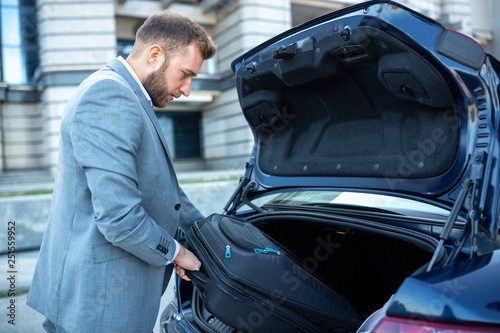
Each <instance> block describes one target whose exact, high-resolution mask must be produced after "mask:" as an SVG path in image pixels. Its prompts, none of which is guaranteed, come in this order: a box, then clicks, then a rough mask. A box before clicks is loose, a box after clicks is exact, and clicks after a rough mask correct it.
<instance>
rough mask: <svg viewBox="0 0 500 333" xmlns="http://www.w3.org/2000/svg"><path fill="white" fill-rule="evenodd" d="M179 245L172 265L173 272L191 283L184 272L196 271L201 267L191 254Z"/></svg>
mask: <svg viewBox="0 0 500 333" xmlns="http://www.w3.org/2000/svg"><path fill="white" fill-rule="evenodd" d="M179 245H180V249H179V253H178V254H177V257H175V259H174V261H173V264H174V267H175V271H176V272H177V274H178V275H179V276H180V277H181V278H182V279H183V280H186V281H191V280H190V279H189V278H188V277H187V275H186V270H188V271H197V270H199V269H200V267H201V262H200V261H199V260H198V258H197V257H196V256H195V255H194V253H193V252H191V251H189V250H188V249H186V248H185V247H184V246H182V245H181V244H179Z"/></svg>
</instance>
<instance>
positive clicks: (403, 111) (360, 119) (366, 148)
mask: <svg viewBox="0 0 500 333" xmlns="http://www.w3.org/2000/svg"><path fill="white" fill-rule="evenodd" d="M232 68H233V71H234V73H235V79H236V87H237V90H238V97H239V101H240V104H241V108H242V111H243V114H244V116H245V118H246V119H247V121H248V124H249V126H250V127H251V129H252V131H253V133H254V137H255V145H254V149H253V151H252V152H251V156H250V159H249V161H248V163H247V166H246V170H245V174H244V177H243V178H242V179H241V180H240V183H239V186H238V188H237V189H236V191H235V193H234V195H233V196H232V198H231V199H230V201H229V202H228V204H227V206H226V207H225V208H224V214H222V215H221V216H215V217H214V216H211V217H209V219H208V220H210V221H200V222H199V223H196V224H195V226H194V227H193V230H194V231H190V232H189V233H188V234H187V235H186V236H187V237H186V238H187V245H188V246H191V248H192V249H193V251H194V252H195V253H197V255H198V256H199V257H200V258H202V259H210V258H211V259H213V261H214V262H215V264H208V262H205V261H203V260H202V263H203V266H202V271H201V272H199V274H198V273H196V274H193V275H190V276H191V277H192V280H193V282H194V284H193V283H192V282H186V281H183V280H181V279H179V278H176V288H175V300H174V302H173V303H172V304H169V305H168V306H167V308H166V309H165V311H164V312H163V315H162V318H161V319H162V328H163V330H164V331H166V332H237V331H245V332H276V331H279V330H281V331H284V332H287V331H290V332H292V331H299V332H300V331H302V332H314V331H318V332H327V331H331V332H342V331H346V332H351V331H356V330H357V329H358V327H360V326H361V325H362V324H363V322H364V324H363V330H366V331H370V332H372V331H373V332H446V333H452V332H461V333H465V332H467V333H470V332H500V283H499V281H500V250H499V249H500V241H499V240H500V238H499V212H500V205H499V197H500V189H499V184H500V181H499V177H500V160H499V157H500V140H499V133H500V131H499V128H500V100H499V98H498V93H499V83H500V78H499V76H498V74H499V73H500V64H499V62H498V61H497V60H496V59H495V58H493V57H492V56H491V55H489V54H487V53H485V51H484V50H483V48H482V47H481V46H480V45H479V44H477V43H476V42H475V41H474V40H473V39H471V38H469V37H467V36H464V35H462V34H460V33H458V32H456V31H453V30H449V29H446V27H444V26H443V25H441V24H440V23H438V22H436V21H434V20H431V19H429V18H427V17H425V16H423V15H421V14H419V13H417V12H414V11H412V10H410V9H408V8H405V7H403V6H401V5H399V4H397V3H394V2H390V1H369V2H365V3H363V4H360V5H355V6H351V7H347V8H345V9H342V10H339V11H336V12H333V13H331V14H329V15H326V16H323V17H320V18H317V19H314V20H312V21H310V22H308V23H305V24H303V25H300V26H297V27H295V28H292V29H291V30H289V31H287V32H285V33H283V34H280V35H278V36H276V37H275V38H272V39H271V40H269V41H267V42H265V43H263V44H262V45H259V46H258V47H256V48H255V49H253V50H251V51H249V52H247V53H245V54H243V55H242V56H240V57H239V58H237V59H236V60H235V61H234V62H233V63H232ZM214 220H217V221H218V222H216V224H213V225H212V224H210V223H212V222H213V221H214ZM211 221H212V222H211ZM235 221H236V222H235ZM233 225H236V226H237V228H240V229H241V230H242V232H241V233H238V232H233V231H232V232H226V234H224V230H223V229H224V228H229V227H228V226H231V228H233V227H232V226H233ZM203 228H205V229H206V231H207V232H208V231H210V230H211V229H213V230H215V229H217V228H219V229H221V230H222V234H221V235H222V236H218V237H219V239H220V242H219V243H220V244H219V245H220V246H219V245H217V244H214V243H217V242H218V241H217V239H215V238H213V239H212V241H210V239H208V238H207V245H199V244H198V243H197V244H194V239H195V236H197V235H198V236H199V237H201V238H203V237H205V236H203V235H202V231H203ZM207 228H208V229H207ZM237 228H236V229H233V230H238V229H237ZM209 229H210V230H209ZM247 229H248V230H250V231H251V232H249V234H248V236H247V234H246V231H244V230H247ZM227 230H229V229H227ZM255 230H257V231H258V232H259V233H262V235H264V237H262V236H258V237H257V238H259V237H260V239H261V241H262V244H268V243H267V242H271V241H272V242H273V243H270V244H276V246H275V247H272V246H269V247H263V248H258V247H256V248H254V251H253V252H255V254H253V253H251V252H252V251H249V253H248V254H244V253H243V252H242V250H239V249H235V248H234V246H233V245H231V246H233V247H231V246H229V245H227V246H226V250H225V253H224V248H223V246H224V244H225V242H228V239H229V238H230V236H231V235H229V234H231V233H232V234H233V236H234V237H236V238H239V240H238V241H237V242H236V243H238V242H239V243H245V242H247V241H248V242H250V240H249V238H251V237H253V236H251V235H252V234H255V232H256V231H255ZM203 232H204V231H203ZM200 235H201V236H200ZM250 236H251V237H250ZM199 237H198V238H199ZM206 237H208V236H206ZM214 237H215V236H214ZM262 239H264V240H262ZM182 240H183V241H184V240H185V239H184V238H182ZM252 242H254V243H255V242H256V241H253V240H252ZM212 245H213V247H214V248H217V246H219V247H220V249H219V250H212V249H209V247H211V246H212ZM264 246H266V245H264ZM249 247H250V248H251V247H252V246H249ZM231 251H232V252H231ZM240 254H241V255H240ZM259 254H261V256H260V257H259V258H266V260H267V259H269V258H270V259H269V260H271V259H272V260H274V261H269V262H262V265H268V264H269V263H270V262H273V263H275V266H269V265H268V266H265V267H268V268H266V271H265V272H264V273H260V274H261V277H262V278H263V280H264V281H266V278H267V282H264V283H263V285H261V286H259V285H258V283H257V282H253V284H252V283H250V282H248V281H247V280H252V279H254V276H253V275H255V274H256V273H255V272H257V271H260V270H261V268H262V267H264V266H259V265H256V264H254V263H253V262H251V261H250V258H251V255H255V256H258V255H259ZM219 255H220V257H218V258H217V256H219ZM224 255H225V258H224ZM280 255H281V257H280ZM273 256H274V257H273ZM284 257H287V258H288V259H290V260H291V262H292V264H293V263H295V264H296V266H293V267H297V266H298V267H299V268H297V270H299V269H300V272H301V274H302V275H305V274H306V273H307V274H308V275H311V276H312V277H308V279H309V281H314V283H315V284H316V285H320V284H321V288H323V286H325V285H326V286H328V287H331V288H332V290H333V291H334V295H335V296H332V297H336V298H335V301H332V302H337V301H339V302H342V303H343V305H342V306H343V307H344V308H348V311H350V312H349V314H348V315H345V316H344V317H342V316H343V315H344V314H343V313H339V312H338V310H335V309H333V310H331V312H330V314H329V315H332V313H334V316H333V317H328V316H327V317H320V315H319V314H318V313H319V312H321V310H322V309H324V308H326V307H328V306H329V305H330V304H328V302H326V303H322V302H324V299H320V297H321V295H323V294H324V292H318V293H317V296H310V295H309V296H307V295H306V296H305V297H306V298H301V299H302V300H304V299H307V302H310V303H311V304H312V306H311V305H310V304H306V305H304V304H300V303H301V302H302V301H300V300H299V301H294V302H291V306H290V307H288V308H283V309H281V307H282V306H286V305H287V302H288V299H293V298H294V297H295V296H297V297H299V296H300V297H303V295H293V294H288V295H285V296H283V295H284V294H283V295H281V296H282V297H280V298H279V299H276V298H278V297H274V296H276V295H275V294H273V293H269V294H265V293H263V291H265V290H266V285H267V283H269V285H271V284H272V285H273V287H272V288H271V287H268V288H267V289H274V290H277V289H280V283H283V288H281V289H283V290H284V289H286V288H285V285H284V284H285V283H284V282H280V281H279V279H278V281H277V279H274V278H271V277H273V276H274V275H276V274H275V270H278V269H282V268H283V267H285V266H283V267H282V266H281V263H280V262H279V261H277V260H278V259H277V258H279V259H282V258H284ZM246 260H248V261H246ZM252 260H253V259H252ZM259 260H260V259H259ZM230 265H233V266H231V267H229V266H230ZM287 265H288V264H287ZM214 267H217V269H218V271H217V272H218V273H217V274H216V276H215V277H214V276H211V274H212V273H215V272H216V271H215V268H214ZM273 267H275V268H273ZM286 267H292V266H286ZM233 268H234V269H240V270H241V273H239V272H238V271H234V270H232V269H233ZM285 273H288V272H285ZM268 275H269V276H268ZM231 279H232V280H235V279H236V280H241V281H245V282H246V284H245V286H244V287H243V289H242V291H241V290H240V291H237V290H236V289H237V288H236V287H234V284H230V282H228V283H227V284H226V285H225V287H224V286H219V289H222V291H224V292H226V293H225V294H223V293H215V292H213V291H207V290H205V288H208V285H209V284H219V282H220V281H229V280H231ZM254 280H255V281H257V278H256V277H255V279H254ZM254 280H252V281H254ZM297 281H299V280H297ZM297 287H299V284H297ZM314 288H316V287H315V286H313V289H314ZM318 288H319V287H318ZM233 289H234V290H233ZM318 290H319V289H318ZM321 290H324V289H321ZM304 293H309V291H307V292H304ZM262 295H264V296H262ZM265 295H268V296H265ZM250 296H251V297H253V298H250ZM266 297H267V299H268V300H269V302H268V303H266ZM273 298H275V299H273ZM257 299H259V302H260V303H258V302H257V301H256V300H257ZM332 299H333V298H332ZM235 301H236V303H235ZM272 302H274V303H272ZM303 302H304V303H305V302H306V301H303ZM254 303H255V304H254ZM315 304H316V308H315V309H312V310H311V311H313V312H308V311H309V310H310V309H311V308H314V306H315ZM319 304H324V305H319ZM301 306H304V307H302V308H301ZM252 307H253V308H252ZM278 307H280V310H279V311H278V310H277V309H278ZM249 308H250V309H254V310H252V311H253V312H246V311H249V310H248V309H249ZM297 309H306V310H297ZM337 309H338V308H337ZM271 310H272V311H271ZM266 311H267V312H266ZM314 311H315V312H314ZM325 311H327V310H325ZM328 311H330V310H328ZM336 311H337V313H335V312H336ZM346 311H347V310H346ZM271 312H272V313H271ZM336 315H338V316H339V317H342V318H344V319H346V318H347V319H346V320H348V321H349V322H347V324H345V325H344V324H342V325H335V321H336V320H337V319H335V318H337V317H335V316H336ZM370 316H371V318H370V319H368V318H369V317H370ZM334 317H335V318H334ZM318 318H319V319H318ZM268 319H269V322H270V326H266V325H267V322H268ZM367 319H368V320H367ZM287 323H289V326H288V329H287V328H284V329H277V328H276V327H278V326H276V325H278V324H279V325H285V326H283V327H287V326H286V325H287ZM304 323H305V324H304ZM273 325H275V326H273ZM307 325H309V326H307ZM315 325H316V326H315ZM340 326H342V327H340ZM307 327H310V328H307Z"/></svg>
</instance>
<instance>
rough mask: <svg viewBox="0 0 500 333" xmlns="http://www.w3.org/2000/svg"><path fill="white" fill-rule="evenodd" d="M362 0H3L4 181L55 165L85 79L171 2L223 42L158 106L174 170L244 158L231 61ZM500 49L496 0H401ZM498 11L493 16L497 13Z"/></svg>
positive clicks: (0, 145)
mask: <svg viewBox="0 0 500 333" xmlns="http://www.w3.org/2000/svg"><path fill="white" fill-rule="evenodd" d="M360 2H363V1H359V0H272V1H269V0H178V1H176V0H159V1H142V0H86V1H78V0H0V30H1V34H0V42H1V52H0V57H1V67H0V182H1V179H2V177H6V176H7V177H8V176H9V175H12V174H25V175H29V177H31V179H32V180H33V181H42V180H43V181H48V182H50V180H51V179H52V177H53V176H54V174H55V169H56V163H57V148H58V140H59V123H60V120H61V116H62V112H63V110H64V106H65V104H66V102H67V100H68V99H69V98H70V97H71V95H72V94H73V92H74V90H75V89H76V87H77V86H78V85H79V83H80V82H81V81H82V80H83V79H84V78H85V77H87V76H88V75H90V74H91V73H92V72H94V71H95V70H97V69H99V68H101V67H102V66H104V65H105V64H106V63H107V62H108V61H109V60H110V59H112V58H113V57H116V56H117V55H122V56H124V57H126V56H127V55H128V53H129V52H130V50H131V47H132V45H133V42H134V37H135V32H136V29H137V28H138V27H139V26H140V25H141V24H142V22H143V21H144V20H145V19H146V18H147V17H148V16H149V15H150V14H152V13H154V12H157V11H160V10H163V9H171V10H175V11H178V12H180V13H182V14H185V15H187V16H189V17H191V18H192V19H194V20H195V21H197V22H199V23H200V24H201V25H202V26H204V27H205V28H206V29H207V30H208V31H209V33H210V34H211V35H212V36H213V39H214V40H215V42H216V44H217V45H218V51H217V55H216V57H215V58H213V59H210V60H209V61H206V62H205V64H204V65H203V68H202V70H201V74H200V75H199V76H198V77H197V78H195V80H194V81H193V85H192V92H191V96H189V97H188V98H180V99H178V100H176V101H175V102H172V103H169V104H168V106H167V107H166V108H165V109H161V110H156V113H157V115H158V118H159V119H160V122H161V125H162V128H163V131H164V132H165V135H166V137H167V141H168V143H169V146H170V149H171V152H172V154H173V156H174V163H175V165H176V170H177V171H178V172H183V171H199V170H235V169H240V170H242V169H243V168H244V165H245V162H246V161H247V159H248V156H249V152H250V149H251V147H252V144H253V136H252V134H251V132H250V130H249V129H248V126H247V125H246V121H245V119H244V118H243V115H242V113H241V112H240V107H239V104H238V99H237V95H236V91H235V88H234V79H233V74H232V72H231V68H230V63H231V61H232V60H233V59H234V58H236V57H237V56H238V55H240V54H242V53H243V52H245V51H247V50H249V49H251V48H252V47H254V46H256V45H257V44H259V43H261V42H263V41H265V40H267V39H269V38H270V37H273V36H274V35H276V34H278V33H280V32H283V31H285V30H287V29H288V28H290V27H292V26H296V25H298V24H301V23H303V22H305V21H308V20H310V19H312V18H315V17H317V16H320V15H323V14H326V13H328V12H331V11H334V10H337V9H340V8H343V7H346V6H349V5H352V4H356V3H360ZM399 3H401V4H403V5H405V6H408V7H410V8H412V9H414V10H416V11H418V12H420V13H422V14H425V15H427V16H429V17H431V18H433V19H435V20H437V21H439V22H441V23H443V24H444V25H446V26H447V27H448V28H451V29H454V30H457V31H459V32H462V33H464V34H466V35H468V36H471V37H473V38H474V39H476V40H477V41H478V42H479V43H480V44H481V45H483V47H484V48H485V50H486V51H487V52H490V53H492V54H493V55H496V56H500V37H499V36H500V34H499V33H500V20H498V17H500V1H498V0H400V1H399ZM495 18H496V19H495Z"/></svg>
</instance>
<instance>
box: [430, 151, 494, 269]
mask: <svg viewBox="0 0 500 333" xmlns="http://www.w3.org/2000/svg"><path fill="white" fill-rule="evenodd" d="M486 160H487V154H486V152H479V153H477V154H475V155H474V157H473V161H472V164H471V172H470V176H471V177H470V178H467V179H466V180H465V181H464V182H463V183H462V188H461V189H460V192H459V194H458V197H457V200H456V201H455V204H454V205H453V208H452V210H451V212H450V215H449V216H448V219H447V221H446V223H445V225H444V228H443V231H442V232H441V234H440V236H439V238H440V240H439V244H438V246H437V248H436V251H435V252H434V255H433V256H432V259H431V261H430V262H429V265H428V266H427V271H430V270H431V269H432V267H433V266H434V264H435V262H436V259H437V258H438V256H439V253H440V251H441V249H442V248H443V246H444V242H445V241H447V240H448V237H449V236H450V233H451V231H452V229H453V226H454V224H455V222H456V220H457V217H458V214H459V213H460V210H461V209H462V206H463V205H464V203H465V199H466V198H467V196H468V193H469V191H470V189H471V188H472V197H471V199H470V203H469V205H468V206H469V211H468V214H467V225H466V226H465V229H464V232H463V235H462V237H461V240H460V241H458V242H457V246H456V248H455V249H454V251H455V252H454V253H453V254H452V255H451V256H450V257H449V258H448V260H447V262H446V264H448V263H450V262H453V260H454V259H455V258H456V256H457V255H458V252H460V250H461V248H462V247H463V246H464V244H465V241H466V239H467V238H468V237H469V235H470V237H471V251H470V256H471V257H474V256H476V255H477V235H478V233H479V220H480V218H481V217H482V213H483V210H484V202H485V196H484V195H483V193H482V192H483V191H482V188H483V182H484V170H485V168H484V165H485V162H486Z"/></svg>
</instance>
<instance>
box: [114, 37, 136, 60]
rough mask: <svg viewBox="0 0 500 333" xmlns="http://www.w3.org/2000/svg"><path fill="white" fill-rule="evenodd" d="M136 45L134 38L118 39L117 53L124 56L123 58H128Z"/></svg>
mask: <svg viewBox="0 0 500 333" xmlns="http://www.w3.org/2000/svg"><path fill="white" fill-rule="evenodd" d="M133 46H134V41H133V40H123V39H118V40H117V41H116V48H117V51H118V52H117V53H118V55H119V56H122V57H123V59H127V57H128V55H129V54H130V52H132V47H133Z"/></svg>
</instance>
